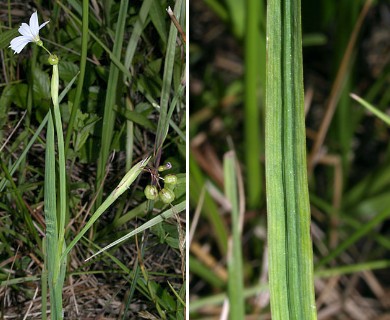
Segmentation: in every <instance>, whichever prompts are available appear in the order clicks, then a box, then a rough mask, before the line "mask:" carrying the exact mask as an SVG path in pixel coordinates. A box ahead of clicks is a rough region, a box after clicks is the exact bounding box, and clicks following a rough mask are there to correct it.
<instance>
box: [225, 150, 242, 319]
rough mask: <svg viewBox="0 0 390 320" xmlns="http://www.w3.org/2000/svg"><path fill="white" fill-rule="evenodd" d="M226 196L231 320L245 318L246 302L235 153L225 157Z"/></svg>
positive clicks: (227, 154)
mask: <svg viewBox="0 0 390 320" xmlns="http://www.w3.org/2000/svg"><path fill="white" fill-rule="evenodd" d="M223 171H224V183H225V194H226V197H227V199H228V200H229V202H230V205H231V217H232V219H231V221H232V227H231V229H232V236H231V239H229V253H228V271H229V280H228V292H229V310H230V319H244V318H245V300H244V284H243V268H242V242H241V232H242V226H240V224H241V223H240V217H239V215H240V212H239V205H238V189H237V176H236V171H237V164H236V156H235V153H234V152H233V151H229V152H227V153H226V154H225V156H224V163H223Z"/></svg>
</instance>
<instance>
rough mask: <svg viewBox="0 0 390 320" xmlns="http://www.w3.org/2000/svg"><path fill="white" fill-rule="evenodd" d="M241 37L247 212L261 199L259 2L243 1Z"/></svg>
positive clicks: (258, 204)
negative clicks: (243, 12)
mask: <svg viewBox="0 0 390 320" xmlns="http://www.w3.org/2000/svg"><path fill="white" fill-rule="evenodd" d="M246 6H247V8H246V9H247V14H246V37H245V78H244V81H245V86H244V87H245V161H246V169H247V172H248V173H249V174H248V175H247V188H246V190H247V193H248V207H249V209H254V208H258V207H259V206H260V204H261V203H260V199H261V198H262V182H263V179H262V176H263V174H262V170H261V163H260V151H261V139H260V137H261V134H260V129H261V126H260V108H259V105H258V100H259V99H258V84H259V81H258V79H259V76H258V74H259V73H260V72H261V69H260V63H259V60H260V61H261V59H259V58H260V57H259V56H258V54H259V52H260V48H259V46H260V43H261V42H260V41H258V38H259V31H258V25H259V21H260V17H259V15H260V13H261V11H260V2H259V1H257V0H248V1H246Z"/></svg>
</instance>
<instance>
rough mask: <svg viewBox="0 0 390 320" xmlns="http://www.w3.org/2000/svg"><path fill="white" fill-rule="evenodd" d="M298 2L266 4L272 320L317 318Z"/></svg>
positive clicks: (267, 155)
mask: <svg viewBox="0 0 390 320" xmlns="http://www.w3.org/2000/svg"><path fill="white" fill-rule="evenodd" d="M300 10H301V4H300V1H299V0H297V1H291V0H284V1H279V0H270V1H268V7H267V83H266V106H267V108H266V130H265V133H266V185H267V188H266V192H267V209H268V245H269V283H270V294H271V295H270V296H271V312H272V319H276V320H279V319H280V320H289V319H294V320H295V319H297V320H301V319H316V318H317V316H316V308H315V300H314V280H313V253H312V246H311V239H310V205H309V195H308V183H307V168H306V145H305V139H306V137H305V122H304V121H305V120H304V108H303V103H304V102H303V66H302V36H301V15H300Z"/></svg>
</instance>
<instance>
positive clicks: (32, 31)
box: [9, 11, 49, 53]
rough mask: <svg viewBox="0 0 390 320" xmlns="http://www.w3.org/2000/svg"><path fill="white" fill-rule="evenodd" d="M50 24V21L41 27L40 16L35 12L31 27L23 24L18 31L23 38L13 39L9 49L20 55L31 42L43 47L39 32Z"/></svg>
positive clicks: (31, 19)
mask: <svg viewBox="0 0 390 320" xmlns="http://www.w3.org/2000/svg"><path fill="white" fill-rule="evenodd" d="M48 23H49V21H46V22H44V23H42V24H41V25H39V24H38V14H37V12H36V11H35V12H34V13H33V14H32V15H31V18H30V25H28V24H27V23H22V25H21V26H20V27H19V30H18V31H19V33H20V34H21V36H19V37H16V38H14V39H12V40H11V43H10V46H9V47H10V48H11V49H12V50H14V51H15V52H14V53H20V51H22V50H23V48H24V47H25V46H26V44H27V43H29V42H35V43H36V44H38V45H42V41H41V39H40V38H39V30H41V29H42V28H43V27H44V26H45V25H47V24H48Z"/></svg>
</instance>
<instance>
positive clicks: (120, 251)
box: [0, 1, 185, 319]
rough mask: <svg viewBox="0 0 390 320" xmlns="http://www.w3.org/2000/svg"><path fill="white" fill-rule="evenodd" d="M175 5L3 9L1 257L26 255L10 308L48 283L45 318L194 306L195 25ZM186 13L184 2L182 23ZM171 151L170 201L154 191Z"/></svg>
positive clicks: (10, 277) (6, 285)
mask: <svg viewBox="0 0 390 320" xmlns="http://www.w3.org/2000/svg"><path fill="white" fill-rule="evenodd" d="M166 7H167V3H166V2H165V1H159V2H155V1H144V2H143V3H142V5H141V6H137V5H134V4H132V3H129V2H128V1H121V2H120V3H111V2H107V3H104V4H98V7H96V6H91V7H90V6H89V2H88V1H73V2H71V3H69V4H68V5H63V4H61V3H53V5H52V7H51V8H50V11H49V8H48V11H41V10H39V11H38V12H36V11H35V10H34V9H32V8H31V12H33V13H32V15H31V17H30V16H29V17H27V18H24V19H23V20H24V21H25V19H27V20H28V18H30V21H29V23H28V24H27V23H22V24H21V25H20V24H19V21H20V20H19V19H17V18H16V17H14V16H12V15H10V17H12V20H9V21H8V20H7V21H2V24H4V23H6V25H7V26H8V28H4V29H3V28H2V29H1V32H2V39H7V43H6V44H2V49H3V52H4V53H5V57H6V59H5V62H6V65H5V66H6V68H5V69H4V73H3V74H2V75H1V84H2V85H1V87H0V101H1V107H0V108H1V116H0V124H1V127H0V139H1V143H0V146H1V148H2V149H1V157H0V160H1V161H0V164H1V169H2V170H1V173H0V204H1V209H0V215H1V216H0V218H1V219H0V221H1V226H0V227H1V228H2V232H1V240H0V241H1V242H2V245H4V249H5V250H4V251H2V257H1V258H2V260H4V261H5V260H7V259H9V258H11V257H15V255H16V257H17V258H16V259H14V260H12V261H14V262H13V264H12V268H11V265H9V267H10V269H12V270H15V271H17V273H16V274H11V273H9V272H8V271H4V272H3V271H1V281H2V282H1V288H2V290H3V289H4V290H5V292H6V296H7V301H8V302H7V304H6V305H5V309H4V310H5V314H7V313H9V312H14V311H15V309H16V308H18V310H19V312H20V313H23V314H24V313H25V312H27V306H28V304H29V303H28V302H29V301H30V300H31V301H32V299H34V294H35V290H36V297H38V298H39V299H42V300H41V301H42V303H41V304H39V305H38V304H33V307H32V309H30V312H31V313H34V314H39V316H37V317H42V318H43V319H45V318H47V317H49V318H50V317H51V318H52V319H60V318H61V317H62V316H64V318H85V317H87V316H91V314H96V315H97V314H101V313H102V312H105V313H106V314H107V313H109V314H111V315H112V316H113V317H115V318H124V319H127V318H129V317H130V318H134V317H136V318H138V317H141V316H144V315H143V312H146V313H150V314H151V315H155V316H157V317H161V318H167V319H181V318H184V310H185V303H184V301H185V277H184V274H185V273H184V271H183V270H185V264H184V263H183V261H184V260H183V255H184V251H183V250H184V249H183V248H184V240H183V239H184V238H185V237H183V234H184V231H183V230H184V223H185V220H184V219H183V217H184V214H183V212H184V209H185V165H184V164H185V134H184V133H185V99H184V81H182V79H183V78H184V75H185V73H184V72H185V59H184V57H185V43H184V42H183V41H184V40H183V39H185V38H183V39H182V37H181V36H180V37H178V36H177V27H175V26H174V24H173V23H171V19H170V17H169V15H168V14H167V12H166V10H165V8H166ZM184 12H185V5H184V4H183V3H182V1H178V2H177V3H176V5H175V8H173V12H172V14H173V16H174V17H176V18H177V20H178V23H179V26H180V25H181V26H184V25H185V14H184ZM38 16H39V17H41V16H42V17H43V21H45V22H44V23H43V24H39V22H38ZM23 20H22V21H23ZM49 20H50V22H49ZM16 26H17V27H16ZM12 27H16V28H12ZM3 36H4V37H3ZM27 44H34V45H33V46H26V45H27ZM35 44H36V45H35ZM50 51H52V52H55V53H56V55H54V54H50ZM46 53H48V54H49V55H47V54H46ZM108 96H109V97H108ZM162 97H164V101H162ZM171 105H172V106H173V108H172V109H171V108H169V107H170V106H171ZM162 117H163V118H164V124H161V123H160V124H159V122H161V118H162ZM110 119H111V120H110ZM112 119H114V121H113V122H111V121H112ZM107 126H109V127H107ZM158 126H160V127H161V128H162V129H159V130H158ZM107 130H109V131H110V132H111V138H110V139H107V135H106V134H105V133H106V132H107ZM155 141H158V143H157V142H156V143H155ZM107 144H108V148H107ZM103 145H104V148H107V150H108V153H107V152H106V151H104V152H102V146H103ZM156 145H158V146H159V148H156V147H155V146H156ZM157 149H158V150H157ZM105 154H106V159H105V161H104V162H105V165H104V166H103V167H102V168H103V169H102V171H101V172H102V173H103V179H102V180H100V178H99V177H100V176H99V173H97V167H99V165H98V163H99V161H103V160H102V159H103V157H104V155H105ZM160 161H164V162H165V163H166V162H170V163H172V170H170V174H171V175H173V176H176V177H177V183H176V184H175V183H174V182H171V183H170V182H166V183H165V182H161V190H163V189H164V188H168V186H169V187H170V188H168V189H167V190H169V191H168V193H169V195H170V197H169V199H166V201H165V203H164V202H163V201H160V200H158V201H150V200H147V199H146V198H145V195H144V193H143V190H144V188H145V186H146V185H147V184H149V183H150V182H151V180H150V175H149V174H148V170H147V168H158V166H159V162H160ZM100 163H102V162H100ZM167 176H168V175H167V174H165V175H163V176H162V177H161V178H163V179H166V177H167ZM160 180H161V179H160ZM168 180H169V177H168ZM161 181H162V180H161ZM173 185H175V187H172V186H173ZM158 191H160V189H159V190H158ZM100 193H101V197H102V198H101V199H102V200H101V203H98V202H97V200H96V199H98V198H97V197H96V195H98V194H100ZM129 234H130V236H131V237H130V240H129V241H127V242H126V243H121V245H119V246H118V245H117V246H115V247H114V248H112V249H110V250H107V251H105V252H104V254H100V255H98V256H97V257H96V258H94V259H91V260H89V261H88V262H85V259H87V258H89V257H91V256H92V255H93V254H94V253H96V252H98V251H99V249H101V248H103V247H104V246H106V245H109V244H110V243H113V242H114V241H116V240H118V239H120V238H122V237H123V236H126V235H129ZM141 236H142V237H141ZM143 239H144V240H143ZM161 252H163V254H161ZM150 258H152V260H149V259H150ZM10 261H11V260H10ZM155 272H157V273H158V274H157V273H155ZM69 289H70V290H69ZM79 289H81V290H79ZM86 292H94V294H93V295H91V294H90V293H89V294H88V295H86ZM72 297H73V298H72ZM46 298H48V300H47V299H46ZM16 299H17V301H19V302H18V303H17V304H15V301H16ZM72 299H73V300H72ZM85 299H86V300H85ZM20 301H25V303H26V304H25V305H24V304H20ZM71 301H73V302H74V303H73V304H72V303H71ZM98 301H105V303H104V305H103V306H102V305H101V304H100V303H98ZM135 301H137V302H135ZM134 303H136V304H138V303H140V305H141V304H142V305H143V304H145V305H148V306H149V307H148V311H143V310H142V308H137V309H136V310H134V309H133V308H130V304H131V305H132V306H134ZM49 308H50V313H46V311H48V310H49ZM139 312H140V314H139ZM50 315H51V316H50Z"/></svg>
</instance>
